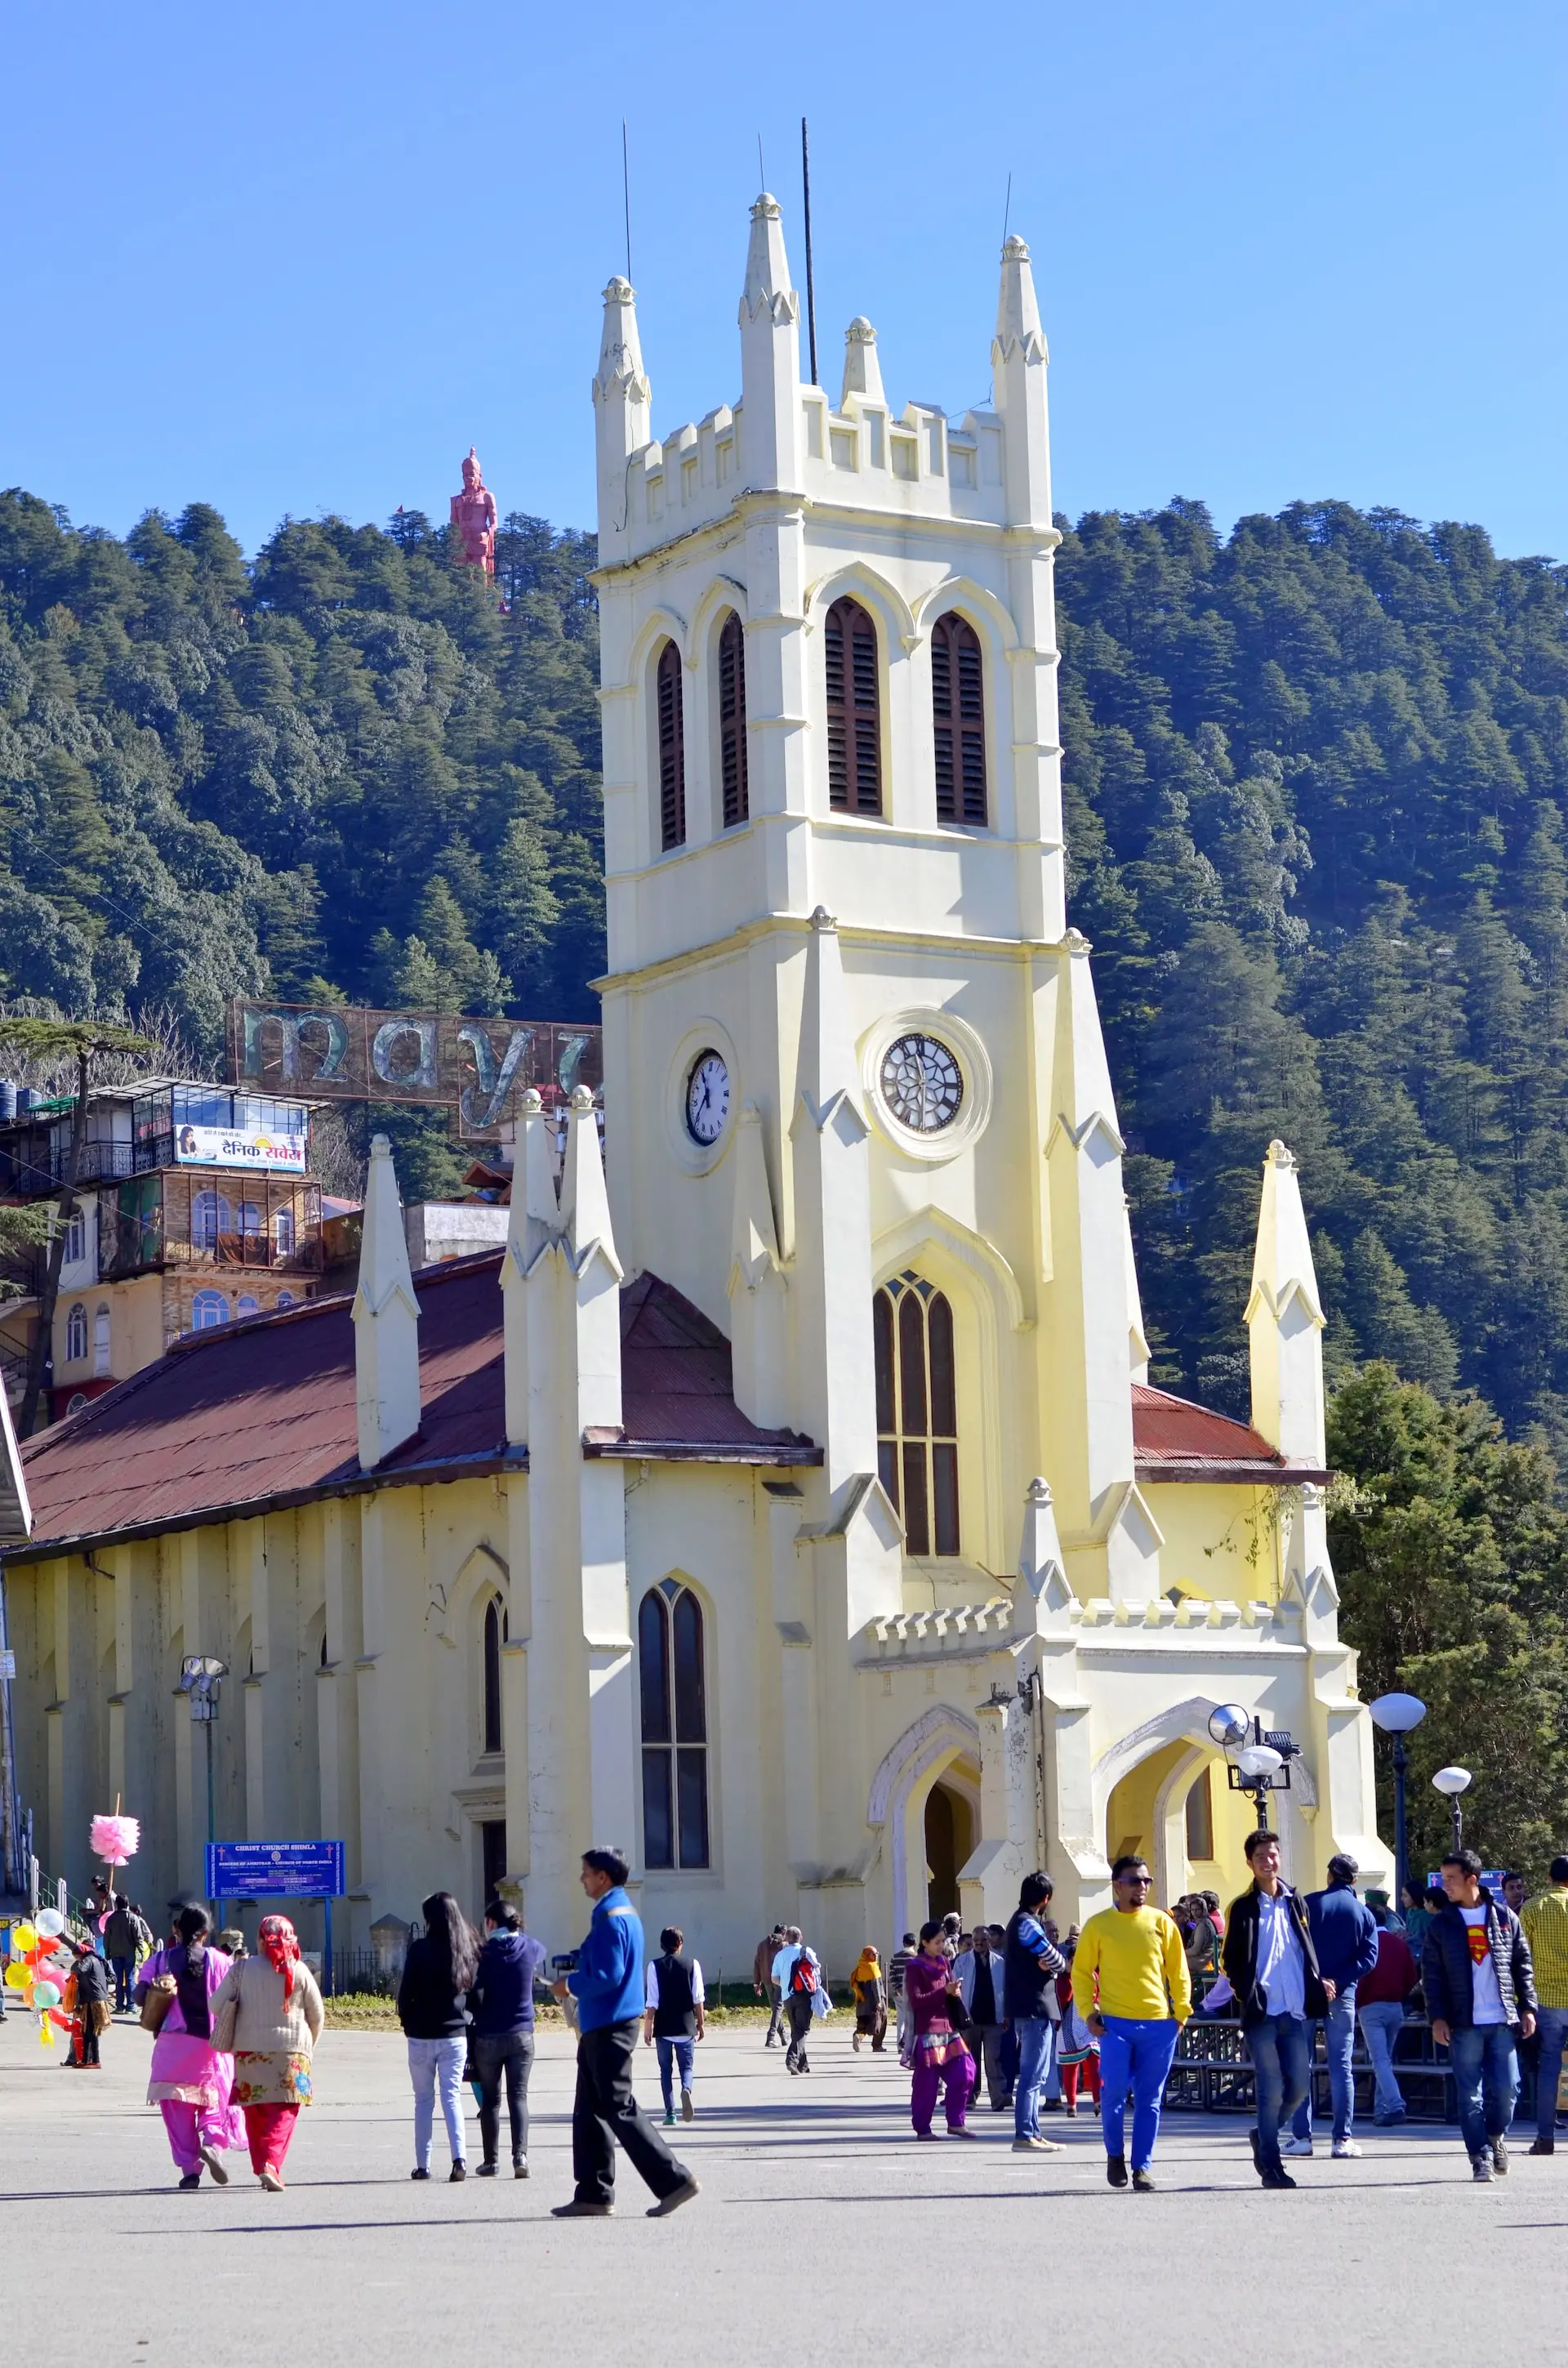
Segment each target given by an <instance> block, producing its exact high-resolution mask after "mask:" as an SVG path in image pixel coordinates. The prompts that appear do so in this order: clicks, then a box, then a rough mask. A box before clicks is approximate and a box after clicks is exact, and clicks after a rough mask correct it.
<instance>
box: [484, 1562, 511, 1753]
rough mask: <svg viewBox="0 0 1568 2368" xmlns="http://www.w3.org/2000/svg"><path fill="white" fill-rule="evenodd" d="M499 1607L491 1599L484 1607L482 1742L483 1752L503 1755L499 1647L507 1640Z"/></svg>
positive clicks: (504, 1746) (494, 1600)
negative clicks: (499, 1752) (501, 1753)
mask: <svg viewBox="0 0 1568 2368" xmlns="http://www.w3.org/2000/svg"><path fill="white" fill-rule="evenodd" d="M501 1619H502V1613H501V1606H500V1604H499V1603H498V1602H497V1600H496V1599H495V1598H494V1595H493V1596H492V1597H491V1599H490V1600H489V1602H488V1603H487V1604H486V1605H485V1607H484V1739H483V1745H482V1748H483V1750H485V1751H502V1750H505V1748H506V1745H505V1743H504V1741H503V1739H502V1726H501V1647H502V1645H503V1644H504V1643H505V1641H506V1639H505V1636H504V1634H503V1632H502V1626H501Z"/></svg>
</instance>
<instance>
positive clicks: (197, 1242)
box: [190, 1191, 234, 1250]
mask: <svg viewBox="0 0 1568 2368" xmlns="http://www.w3.org/2000/svg"><path fill="white" fill-rule="evenodd" d="M233 1230H234V1212H233V1208H232V1207H231V1206H230V1204H229V1201H228V1199H227V1197H226V1196H225V1195H224V1194H223V1193H222V1192H211V1191H208V1192H198V1193H197V1195H196V1197H195V1199H194V1200H193V1201H191V1204H190V1238H191V1243H192V1246H193V1247H195V1248H197V1249H199V1250H215V1249H216V1248H217V1247H218V1236H219V1235H220V1234H232V1233H233Z"/></svg>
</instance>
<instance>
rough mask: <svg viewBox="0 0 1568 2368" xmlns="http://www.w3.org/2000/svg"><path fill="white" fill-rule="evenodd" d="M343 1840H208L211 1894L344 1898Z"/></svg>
mask: <svg viewBox="0 0 1568 2368" xmlns="http://www.w3.org/2000/svg"><path fill="white" fill-rule="evenodd" d="M344 1888H345V1885H344V1873H343V1844H342V1843H341V1842H209V1843H208V1845H207V1896H208V1897H209V1899H341V1898H342V1896H343V1893H344Z"/></svg>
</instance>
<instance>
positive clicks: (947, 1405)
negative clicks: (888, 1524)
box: [871, 1269, 960, 1554]
mask: <svg viewBox="0 0 1568 2368" xmlns="http://www.w3.org/2000/svg"><path fill="white" fill-rule="evenodd" d="M871 1334H872V1343H873V1347H874V1349H875V1353H876V1387H877V1468H878V1471H879V1473H880V1474H881V1483H882V1486H883V1487H884V1488H885V1489H886V1490H887V1492H888V1495H889V1496H890V1497H892V1501H893V1503H894V1504H895V1505H896V1506H897V1508H898V1509H899V1512H900V1513H901V1514H902V1516H903V1549H904V1552H905V1553H906V1554H957V1553H958V1552H959V1551H960V1547H959V1444H958V1427H959V1426H958V1383H957V1376H956V1372H955V1353H954V1342H953V1311H952V1308H951V1306H950V1304H949V1301H948V1300H947V1298H946V1297H945V1295H944V1294H943V1293H942V1292H939V1291H937V1289H935V1287H934V1286H933V1285H932V1284H931V1283H929V1282H926V1281H924V1280H923V1279H922V1278H921V1277H920V1276H919V1275H916V1274H915V1273H914V1272H913V1271H911V1270H909V1269H906V1270H905V1271H904V1272H903V1274H900V1275H895V1276H894V1278H893V1280H892V1281H891V1282H887V1283H884V1284H883V1285H882V1287H881V1290H880V1291H879V1292H877V1293H876V1296H875V1298H874V1299H873V1300H872V1303H871Z"/></svg>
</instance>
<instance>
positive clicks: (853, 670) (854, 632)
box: [824, 600, 882, 814]
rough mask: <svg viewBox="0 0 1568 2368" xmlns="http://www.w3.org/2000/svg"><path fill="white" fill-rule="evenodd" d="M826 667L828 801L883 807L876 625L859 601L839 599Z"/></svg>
mask: <svg viewBox="0 0 1568 2368" xmlns="http://www.w3.org/2000/svg"><path fill="white" fill-rule="evenodd" d="M824 650H825V654H826V661H825V662H826V671H827V799H828V803H829V805H831V806H836V807H837V808H839V809H840V811H841V812H844V813H846V814H881V810H882V728H881V691H880V687H879V673H880V668H879V663H878V657H877V629H876V627H875V626H874V625H873V624H872V622H871V620H870V619H869V616H868V615H867V614H866V611H865V609H862V608H861V606H860V604H859V602H858V600H835V602H834V604H833V606H832V608H831V609H829V610H828V612H827V625H826V630H825V632H824Z"/></svg>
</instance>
